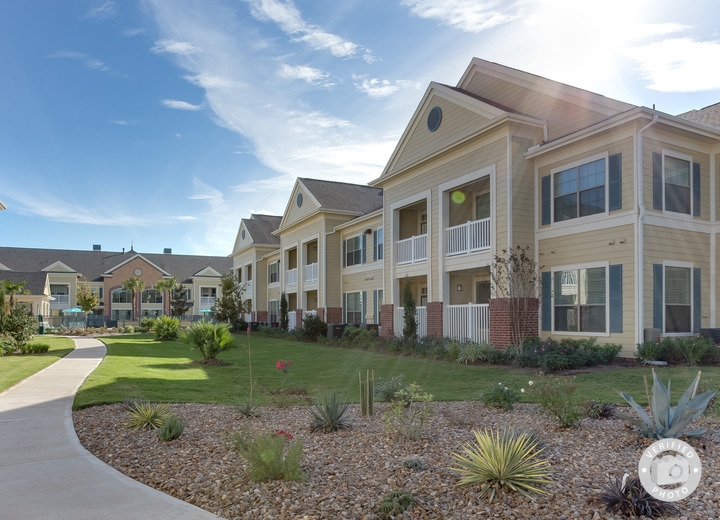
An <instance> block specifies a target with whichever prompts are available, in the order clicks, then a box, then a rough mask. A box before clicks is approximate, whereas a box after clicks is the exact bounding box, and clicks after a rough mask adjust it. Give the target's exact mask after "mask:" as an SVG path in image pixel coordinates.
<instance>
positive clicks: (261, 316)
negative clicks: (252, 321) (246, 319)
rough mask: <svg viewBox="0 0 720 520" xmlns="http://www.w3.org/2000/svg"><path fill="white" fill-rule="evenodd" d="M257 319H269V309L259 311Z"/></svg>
mask: <svg viewBox="0 0 720 520" xmlns="http://www.w3.org/2000/svg"><path fill="white" fill-rule="evenodd" d="M256 321H268V311H257V320H256Z"/></svg>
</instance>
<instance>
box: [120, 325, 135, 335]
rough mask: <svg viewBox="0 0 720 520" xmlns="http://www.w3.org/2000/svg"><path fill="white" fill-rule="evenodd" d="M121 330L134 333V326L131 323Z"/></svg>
mask: <svg viewBox="0 0 720 520" xmlns="http://www.w3.org/2000/svg"><path fill="white" fill-rule="evenodd" d="M123 332H124V333H125V334H134V333H135V327H133V326H132V325H126V326H125V328H124V329H123Z"/></svg>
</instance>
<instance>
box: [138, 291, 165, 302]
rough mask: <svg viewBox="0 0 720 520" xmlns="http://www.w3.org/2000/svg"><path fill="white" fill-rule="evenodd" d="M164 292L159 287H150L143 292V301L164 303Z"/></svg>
mask: <svg viewBox="0 0 720 520" xmlns="http://www.w3.org/2000/svg"><path fill="white" fill-rule="evenodd" d="M162 301H163V298H162V293H161V292H160V291H158V290H157V289H148V290H147V291H143V293H142V302H143V303H162Z"/></svg>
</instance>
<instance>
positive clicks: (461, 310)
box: [443, 303, 490, 343]
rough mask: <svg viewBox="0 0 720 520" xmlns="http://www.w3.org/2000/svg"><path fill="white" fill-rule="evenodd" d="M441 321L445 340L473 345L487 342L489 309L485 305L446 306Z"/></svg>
mask: <svg viewBox="0 0 720 520" xmlns="http://www.w3.org/2000/svg"><path fill="white" fill-rule="evenodd" d="M443 321H444V329H445V330H444V331H443V335H444V336H445V337H446V338H452V339H455V340H458V341H472V342H474V343H487V342H488V330H489V328H490V307H489V305H488V304H487V303H482V304H478V303H468V304H466V305H447V306H446V307H445V311H444V318H443Z"/></svg>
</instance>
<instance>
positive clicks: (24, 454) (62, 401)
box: [0, 338, 218, 520]
mask: <svg viewBox="0 0 720 520" xmlns="http://www.w3.org/2000/svg"><path fill="white" fill-rule="evenodd" d="M75 345H76V348H75V350H73V351H72V352H71V353H70V354H68V355H67V356H65V357H64V358H62V359H60V360H59V361H57V362H56V363H54V364H53V365H51V366H49V367H48V368H46V369H44V370H42V371H40V372H38V373H37V374H35V375H33V376H31V377H29V378H27V379H25V380H24V381H22V382H21V383H19V384H18V385H16V386H14V387H12V388H10V389H8V390H6V391H5V392H2V393H0V518H3V519H5V518H7V519H12V520H26V519H27V520H40V519H49V520H83V519H88V520H89V519H99V518H102V519H103V520H115V519H118V520H120V519H122V520H126V519H128V520H129V519H132V520H136V519H143V518H149V519H152V520H162V519H166V518H167V519H173V520H175V519H178V520H185V519H198V520H205V519H217V518H218V517H217V516H215V515H213V514H210V513H208V512H207V511H204V510H202V509H200V508H198V507H195V506H193V505H190V504H188V503H186V502H183V501H182V500H178V499H176V498H173V497H171V496H170V495H166V494H165V493H162V492H160V491H157V490H155V489H153V488H150V487H148V486H145V485H143V484H140V483H139V482H137V481H135V480H133V479H131V478H129V477H126V476H125V475H123V474H122V473H120V472H119V471H116V470H114V469H113V468H111V467H110V466H108V465H106V464H104V463H103V462H101V461H100V460H99V459H97V458H95V457H94V456H93V455H91V454H90V452H88V451H87V450H86V449H85V448H83V447H82V446H81V445H80V441H79V440H78V438H77V435H76V434H75V429H74V427H73V421H72V403H73V399H74V396H75V393H76V392H77V390H78V389H79V388H80V385H81V384H82V382H83V381H84V380H85V378H86V377H87V376H88V374H90V372H92V371H93V370H94V369H95V368H97V366H98V365H99V364H100V361H102V359H103V357H104V356H105V352H106V349H105V345H104V344H103V343H101V342H100V341H98V340H96V339H92V338H79V339H75Z"/></svg>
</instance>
